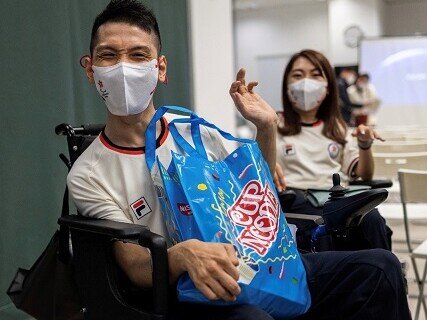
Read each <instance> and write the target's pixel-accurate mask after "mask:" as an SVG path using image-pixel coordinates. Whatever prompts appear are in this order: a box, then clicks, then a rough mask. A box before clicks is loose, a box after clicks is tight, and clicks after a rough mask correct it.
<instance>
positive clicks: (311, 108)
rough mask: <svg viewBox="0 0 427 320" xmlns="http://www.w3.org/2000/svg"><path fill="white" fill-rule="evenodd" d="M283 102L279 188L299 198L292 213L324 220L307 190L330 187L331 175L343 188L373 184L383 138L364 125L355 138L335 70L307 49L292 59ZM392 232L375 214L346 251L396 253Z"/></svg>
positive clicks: (278, 147)
mask: <svg viewBox="0 0 427 320" xmlns="http://www.w3.org/2000/svg"><path fill="white" fill-rule="evenodd" d="M282 101H283V115H284V119H283V122H282V123H281V124H279V127H278V132H279V134H278V136H277V143H276V156H277V166H276V185H278V189H279V191H280V189H284V188H285V187H286V188H288V189H293V190H295V192H296V194H297V197H296V200H295V201H294V203H293V204H292V206H291V207H290V208H289V210H290V212H296V213H305V214H313V215H322V210H323V209H322V208H317V207H314V206H313V205H311V203H310V202H309V201H307V199H306V197H305V191H306V190H307V189H309V188H329V187H331V186H332V183H331V182H332V175H333V174H334V173H337V172H339V173H340V175H341V180H342V181H344V183H346V182H348V181H349V180H350V179H356V178H359V177H360V178H362V180H371V179H372V176H373V173H374V161H373V157H372V150H371V145H372V143H373V142H374V140H382V139H381V137H380V136H379V135H378V134H377V133H376V132H375V131H374V130H372V129H371V128H369V127H367V126H364V125H360V126H358V127H357V128H356V129H355V130H354V131H353V132H352V133H350V132H349V131H348V129H347V127H346V125H345V122H344V121H343V119H342V116H341V113H340V111H339V104H338V94H337V85H336V81H335V76H334V73H333V69H332V67H331V65H330V64H329V61H328V60H327V59H326V57H325V56H324V55H322V54H321V53H319V52H317V51H314V50H304V51H301V52H299V53H296V54H295V55H294V56H293V57H292V58H291V60H290V62H289V63H288V65H287V66H286V69H285V73H284V76H283V87H282ZM354 138H356V139H354ZM355 140H357V143H356V141H355ZM284 178H286V186H285V183H284ZM391 233H392V232H391V230H390V229H389V228H388V227H387V226H386V223H385V220H384V218H383V217H382V216H381V215H380V213H379V212H378V210H377V209H374V210H372V211H371V212H369V213H368V214H367V215H366V216H365V217H364V218H363V220H362V221H361V223H360V224H359V225H358V226H357V228H355V231H354V234H353V235H352V238H351V239H352V241H348V246H347V247H346V248H345V249H347V250H360V249H370V248H382V249H387V250H391Z"/></svg>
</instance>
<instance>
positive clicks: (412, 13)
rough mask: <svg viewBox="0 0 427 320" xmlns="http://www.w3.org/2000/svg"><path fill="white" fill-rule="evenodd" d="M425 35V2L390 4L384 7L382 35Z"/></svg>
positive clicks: (426, 27)
mask: <svg viewBox="0 0 427 320" xmlns="http://www.w3.org/2000/svg"><path fill="white" fill-rule="evenodd" d="M415 33H423V34H427V1H424V2H409V3H399V2H397V3H390V4H386V5H385V6H384V35H387V36H401V35H402V36H405V35H414V34H415Z"/></svg>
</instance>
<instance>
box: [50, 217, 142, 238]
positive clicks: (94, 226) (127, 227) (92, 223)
mask: <svg viewBox="0 0 427 320" xmlns="http://www.w3.org/2000/svg"><path fill="white" fill-rule="evenodd" d="M58 224H59V225H61V226H66V227H68V228H70V229H77V230H81V231H86V232H91V233H97V234H100V235H103V236H107V237H110V238H116V239H123V240H124V239H127V240H138V239H139V236H140V234H141V232H143V231H147V230H148V228H147V227H145V226H141V225H137V224H130V223H123V222H116V221H111V220H104V219H93V218H86V217H83V216H79V215H69V216H65V217H61V218H59V219H58Z"/></svg>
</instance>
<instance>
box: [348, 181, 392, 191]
mask: <svg viewBox="0 0 427 320" xmlns="http://www.w3.org/2000/svg"><path fill="white" fill-rule="evenodd" d="M349 184H350V185H351V186H359V185H364V186H370V187H371V188H372V189H379V188H391V187H392V186H393V181H391V180H388V179H386V180H370V181H363V180H353V181H350V183H349Z"/></svg>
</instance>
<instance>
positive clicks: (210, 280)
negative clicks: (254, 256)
mask: <svg viewBox="0 0 427 320" xmlns="http://www.w3.org/2000/svg"><path fill="white" fill-rule="evenodd" d="M177 246H179V247H180V250H179V253H177V254H176V255H174V257H173V258H172V257H171V258H172V259H171V260H170V262H171V263H177V264H179V269H181V270H182V271H187V272H188V274H189V276H190V278H191V280H193V283H194V285H195V286H196V287H197V289H199V290H200V291H201V292H202V293H203V295H204V296H205V297H207V298H208V299H210V300H218V299H223V300H225V301H235V300H236V297H237V295H239V293H240V287H239V284H238V283H237V280H238V279H239V272H238V271H237V266H238V265H239V261H238V259H237V256H236V251H235V249H234V248H233V246H232V245H231V244H223V243H206V242H202V241H199V240H188V241H184V242H181V243H179V244H177V245H175V247H177Z"/></svg>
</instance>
